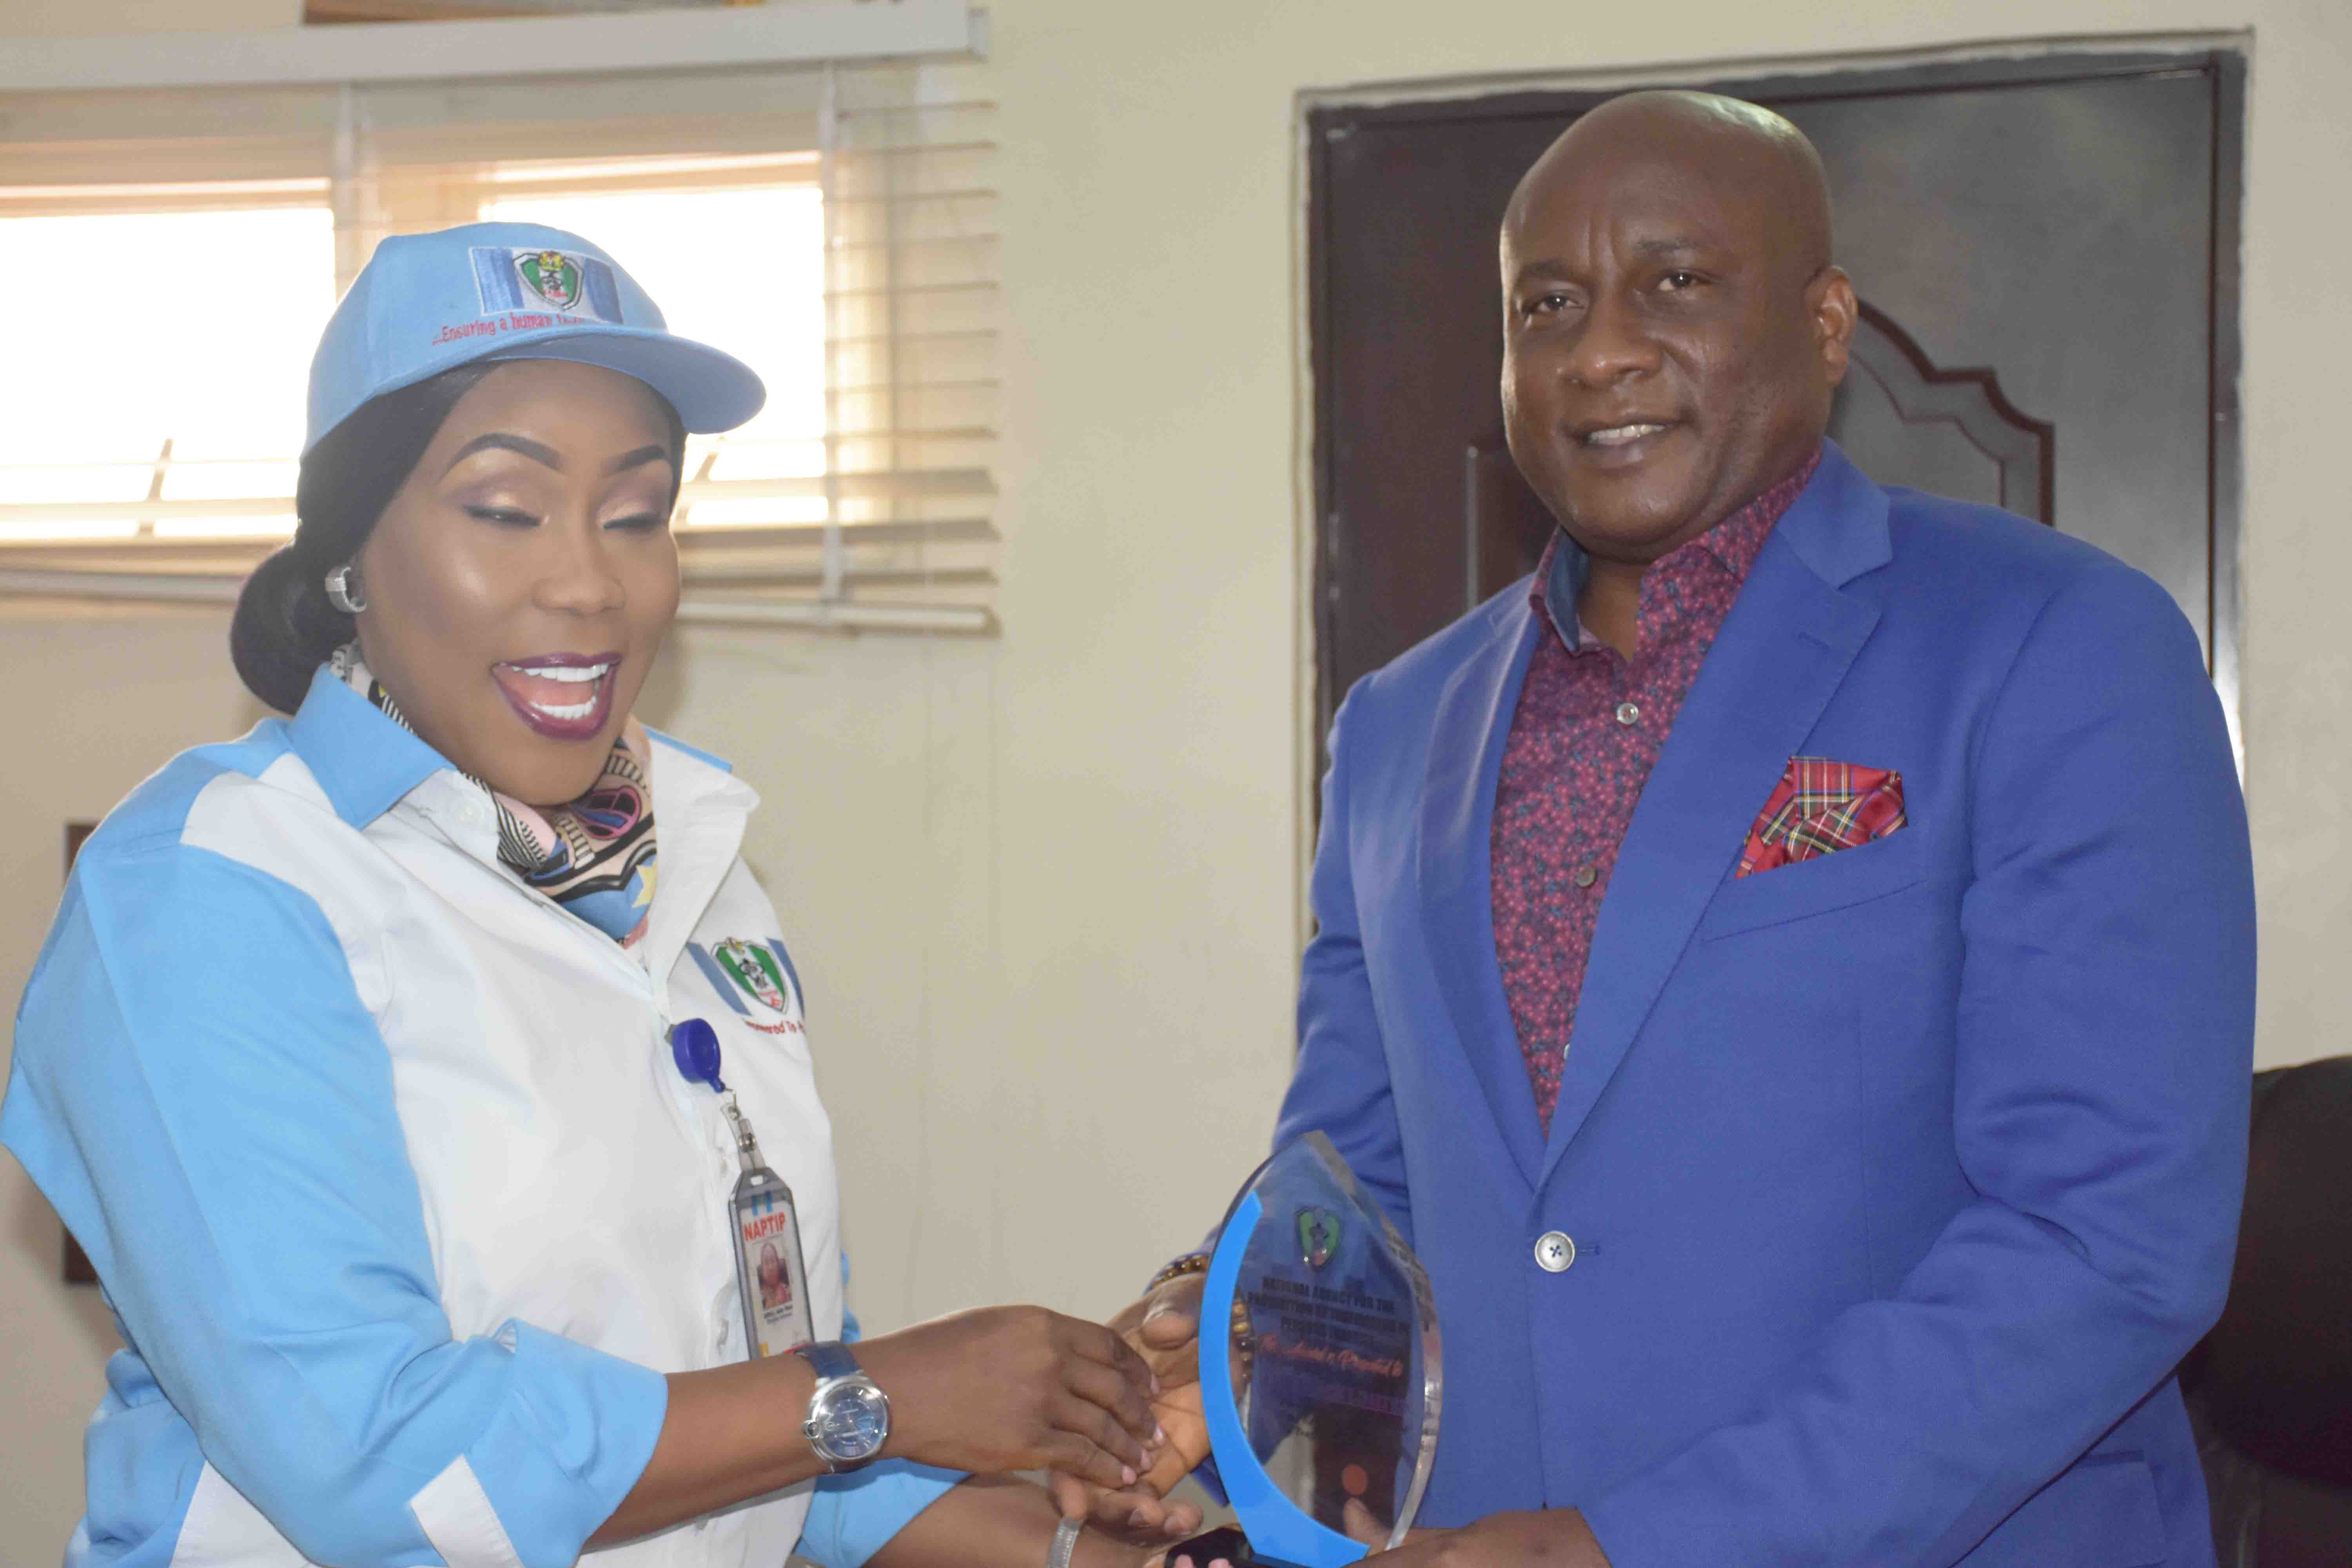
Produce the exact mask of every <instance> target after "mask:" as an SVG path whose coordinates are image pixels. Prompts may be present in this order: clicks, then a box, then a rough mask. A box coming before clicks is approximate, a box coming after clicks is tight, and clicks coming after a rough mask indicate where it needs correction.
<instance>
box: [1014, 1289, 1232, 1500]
mask: <svg viewBox="0 0 2352 1568" xmlns="http://www.w3.org/2000/svg"><path fill="white" fill-rule="evenodd" d="M1201 1283H1202V1280H1201V1276H1200V1275H1199V1274H1198V1273H1192V1274H1181V1275H1178V1276H1177V1277H1176V1278H1175V1279H1169V1280H1165V1281H1163V1282H1162V1283H1161V1284H1160V1286H1159V1287H1158V1288H1157V1289H1154V1290H1152V1291H1150V1293H1149V1294H1147V1295H1145V1296H1144V1297H1143V1298H1141V1299H1140V1300H1137V1301H1134V1302H1132V1303H1130V1304H1129V1306H1127V1307H1126V1308H1125V1309H1124V1310H1121V1311H1120V1312H1119V1313H1118V1315H1117V1316H1116V1317H1114V1318H1112V1319H1111V1320H1110V1321H1109V1322H1108V1324H1107V1325H1106V1327H1108V1328H1109V1329H1110V1330H1111V1331H1112V1332H1114V1333H1116V1334H1118V1336H1119V1337H1120V1338H1121V1339H1123V1340H1125V1341H1126V1342H1128V1344H1129V1345H1130V1346H1132V1347H1133V1348H1134V1350H1135V1352H1136V1353H1137V1354H1138V1355H1139V1356H1140V1357H1142V1359H1143V1361H1144V1363H1145V1364H1146V1365H1148V1366H1150V1369H1151V1371H1152V1373H1153V1375H1154V1376H1155V1377H1156V1378H1158V1380H1159V1388H1158V1391H1157V1392H1156V1393H1155V1394H1153V1396H1152V1400H1151V1411H1152V1415H1154V1416H1156V1417H1157V1418H1158V1420H1159V1424H1160V1430H1161V1432H1162V1433H1164V1434H1165V1436H1164V1438H1163V1440H1162V1442H1161V1445H1160V1447H1159V1449H1158V1451H1157V1452H1156V1453H1154V1454H1153V1455H1152V1457H1151V1458H1152V1462H1151V1464H1150V1468H1147V1469H1146V1470H1145V1471H1144V1472H1143V1474H1142V1475H1141V1476H1140V1477H1139V1478H1138V1479H1137V1481H1136V1484H1135V1485H1134V1486H1132V1487H1127V1488H1120V1489H1110V1488H1105V1487H1102V1486H1099V1485H1097V1484H1094V1483H1092V1482H1090V1481H1087V1480H1085V1479H1081V1478H1078V1477H1075V1476H1070V1475H1066V1474H1063V1473H1060V1472H1056V1473H1055V1475H1054V1476H1053V1477H1052V1478H1051V1483H1052V1486H1053V1491H1054V1500H1055V1503H1056V1504H1058V1505H1059V1506H1060V1508H1061V1510H1062V1512H1063V1513H1064V1514H1065V1515H1066V1516H1067V1517H1069V1518H1072V1519H1086V1520H1087V1521H1090V1522H1092V1523H1093V1524H1094V1525H1095V1527H1096V1528H1097V1529H1099V1530H1103V1531H1108V1532H1109V1533H1110V1534H1112V1535H1115V1536H1117V1537H1118V1538H1119V1539H1121V1540H1123V1541H1129V1542H1139V1543H1145V1544H1150V1543H1158V1542H1169V1541H1179V1540H1181V1539H1183V1538H1184V1537H1185V1536H1188V1535H1191V1534H1192V1533H1193V1532H1194V1531H1197V1530H1199V1529H1200V1528H1201V1510H1199V1509H1197V1508H1195V1507H1194V1506H1193V1505H1192V1504H1191V1503H1188V1502H1176V1503H1170V1502H1163V1501H1162V1499H1164V1498H1165V1497H1166V1496H1167V1495H1168V1493H1169V1491H1170V1489H1172V1488H1173V1487H1174V1486H1175V1485H1176V1483H1177V1482H1179V1481H1181V1480H1182V1479H1184V1478H1185V1477H1186V1476H1188V1475H1190V1474H1192V1471H1193V1470H1194V1469H1196V1468H1199V1466H1200V1464H1201V1461H1202V1460H1203V1459H1205V1458H1208V1457H1209V1427H1208V1423H1207V1422H1206V1421H1205V1420H1204V1419H1203V1418H1202V1415H1201V1363H1200V1356H1199V1352H1197V1351H1196V1350H1195V1349H1194V1348H1193V1342H1194V1340H1195V1338H1196V1337H1197V1336H1198V1334H1199V1332H1200V1321H1201Z"/></svg>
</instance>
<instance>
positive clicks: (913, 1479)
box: [794, 1250, 964, 1568]
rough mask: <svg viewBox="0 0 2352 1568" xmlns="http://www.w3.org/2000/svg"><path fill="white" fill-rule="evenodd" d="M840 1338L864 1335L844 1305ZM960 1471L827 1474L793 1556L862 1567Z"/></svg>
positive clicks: (898, 1464)
mask: <svg viewBox="0 0 2352 1568" xmlns="http://www.w3.org/2000/svg"><path fill="white" fill-rule="evenodd" d="M841 1290H842V1294H843V1295H844V1296H847V1295H848V1293H849V1254H848V1252H847V1251H846V1250H845V1251H844V1252H843V1253H842V1255H841ZM841 1337H842V1339H843V1341H844V1342H847V1343H851V1344H855V1343H856V1342H857V1341H858V1339H859V1338H860V1337H861V1333H860V1331H859V1329H858V1327H857V1315H856V1313H854V1312H851V1311H849V1310H846V1309H844V1310H843V1312H842V1315H841ZM962 1479H964V1478H963V1472H962V1471H961V1470H941V1469H936V1468H932V1467H931V1466H929V1465H919V1464H916V1463H915V1462H914V1461H913V1460H911V1459H884V1460H882V1461H881V1462H879V1463H878V1464H873V1465H868V1466H867V1467H866V1468H864V1469H862V1470H856V1471H853V1472H852V1473H850V1474H848V1475H845V1476H826V1477H824V1478H823V1479H820V1480H819V1481H818V1482H817V1484H816V1495H815V1496H814V1497H813V1498H811V1499H810V1500H809V1511H808V1519H807V1521H806V1522H804V1523H803V1525H802V1526H801V1543H800V1545H799V1547H798V1548H797V1549H796V1550H795V1552H794V1555H796V1556H799V1557H803V1558H805V1559H807V1560H808V1561H809V1562H811V1563H816V1564H817V1568H864V1564H865V1563H866V1559H867V1558H869V1557H871V1556H873V1555H874V1554H875V1553H876V1552H879V1551H881V1550H882V1548H883V1547H884V1546H885V1545H887V1543H888V1542H889V1540H890V1538H891V1537H892V1536H894V1535H897V1534H898V1532H899V1531H902V1530H904V1529H906V1528H907V1525H908V1521H911V1520H913V1518H914V1517H915V1516H916V1515H917V1514H919V1513H920V1512H922V1511H923V1510H925V1509H927V1508H929V1507H930V1506H931V1504H933V1503H935V1502H937V1501H939V1500H940V1499H941V1498H943V1497H945V1496H946V1495H947V1494H948V1493H949V1492H950V1491H951V1490H953V1489H954V1488H955V1485H956V1483H957V1482H959V1481H961V1480H962Z"/></svg>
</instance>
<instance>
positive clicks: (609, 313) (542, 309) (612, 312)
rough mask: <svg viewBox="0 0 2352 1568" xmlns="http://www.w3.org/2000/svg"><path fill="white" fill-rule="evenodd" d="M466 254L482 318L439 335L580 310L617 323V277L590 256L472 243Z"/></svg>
mask: <svg viewBox="0 0 2352 1568" xmlns="http://www.w3.org/2000/svg"><path fill="white" fill-rule="evenodd" d="M467 254H468V257H469V258H470V259H471V260H472V262H473V268H474V291H475V293H476V294H477V295H478V296H479V298H480V300H481V303H482V321H483V323H484V324H480V325H477V324H475V323H471V322H465V323H456V324H453V325H451V326H448V327H445V328H444V329H443V331H442V337H443V338H444V339H446V338H451V337H468V336H472V335H475V334H476V333H478V332H482V331H491V332H521V331H531V330H533V329H537V328H545V327H562V326H570V325H573V324H574V323H575V321H576V320H577V319H578V318H580V317H583V316H584V317H586V318H588V319H590V320H592V321H610V322H613V323H614V324H615V325H619V324H622V323H621V288H620V280H619V279H618V278H617V277H616V276H615V275H614V271H613V268H611V267H610V266H609V265H608V264H606V263H604V262H602V261H599V260H597V259H596V258H594V257H593V256H589V255H585V254H583V252H580V251H576V250H551V249H549V248H547V247H544V246H537V245H526V246H509V245H477V246H474V247H471V248H470V249H469V251H468V253H467Z"/></svg>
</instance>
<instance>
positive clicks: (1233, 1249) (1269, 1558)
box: [1200, 1193, 1367, 1568]
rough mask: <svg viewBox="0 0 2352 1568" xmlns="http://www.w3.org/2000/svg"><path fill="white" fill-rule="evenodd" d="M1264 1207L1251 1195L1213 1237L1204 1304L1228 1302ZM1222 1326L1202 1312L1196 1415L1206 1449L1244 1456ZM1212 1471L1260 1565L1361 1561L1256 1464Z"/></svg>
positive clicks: (1244, 1437)
mask: <svg viewBox="0 0 2352 1568" xmlns="http://www.w3.org/2000/svg"><path fill="white" fill-rule="evenodd" d="M1264 1213H1265V1205H1264V1204H1262V1203H1260V1202H1259V1201H1258V1195H1257V1194H1255V1193H1250V1194H1247V1195H1246V1196H1244V1198H1243V1199H1242V1200H1241V1202H1239V1203H1238V1204H1235V1205H1234V1212H1233V1213H1232V1214H1231V1215H1227V1216H1226V1218H1225V1228H1224V1231H1223V1234H1222V1235H1220V1236H1219V1237H1217V1248H1216V1250H1215V1251H1214V1252H1213V1253H1212V1254H1210V1256H1209V1277H1208V1279H1206V1280H1204V1281H1203V1282H1202V1288H1201V1289H1202V1301H1203V1302H1204V1303H1205V1302H1209V1301H1227V1302H1230V1301H1231V1300H1233V1299H1234V1296H1235V1295H1236V1294H1237V1293H1238V1289H1239V1287H1240V1283H1241V1274H1242V1258H1243V1257H1244V1254H1246V1253H1247V1252H1248V1251H1249V1244H1250V1237H1252V1236H1253V1235H1255V1233H1256V1230H1257V1222H1258V1218H1259V1216H1260V1215H1263V1214H1264ZM1221 1327H1223V1325H1221V1324H1215V1323H1213V1322H1212V1321H1211V1315H1210V1314H1208V1313H1206V1312H1204V1313H1203V1314H1202V1321H1201V1335H1200V1345H1201V1410H1202V1415H1205V1416H1206V1417H1207V1418H1208V1423H1209V1446H1210V1447H1211V1449H1212V1451H1213V1452H1215V1453H1217V1454H1220V1455H1224V1454H1231V1455H1235V1456H1239V1457H1243V1458H1251V1457H1252V1456H1253V1455H1254V1450H1253V1449H1252V1448H1251V1447H1250V1440H1249V1434H1248V1433H1246V1432H1244V1431H1243V1430H1242V1415H1241V1408H1240V1406H1239V1405H1236V1404H1235V1403H1234V1380H1233V1372H1232V1363H1231V1361H1230V1359H1229V1357H1228V1346H1229V1345H1230V1343H1231V1341H1232V1334H1231V1331H1226V1332H1222V1333H1221V1332H1217V1331H1216V1330H1217V1329H1218V1328H1221ZM1217 1471H1218V1474H1219V1476H1220V1478H1221V1479H1223V1481H1224V1483H1225V1496H1226V1499H1227V1500H1229V1501H1230V1502H1231V1503H1232V1504H1233V1509H1234V1516H1235V1517H1236V1518H1238V1519H1239V1520H1240V1521H1241V1522H1242V1529H1243V1531H1244V1532H1245V1533H1246V1534H1247V1535H1248V1536H1249V1538H1250V1552H1251V1553H1252V1554H1253V1555H1254V1556H1255V1557H1256V1558H1257V1559H1258V1560H1259V1561H1260V1562H1261V1563H1285V1564H1289V1565H1290V1568H1342V1565H1343V1564H1346V1563H1360V1562H1361V1561H1363V1559H1364V1557H1365V1556H1366V1555H1367V1553H1366V1552H1365V1549H1364V1548H1363V1547H1362V1546H1360V1545H1359V1544H1358V1543H1357V1542H1353V1541H1350V1540H1349V1539H1348V1538H1347V1537H1346V1536H1344V1535H1342V1534H1340V1533H1339V1531H1336V1530H1333V1529H1332V1528H1331V1527H1330V1526H1328V1525H1327V1524H1325V1523H1323V1522H1322V1521H1320V1520H1318V1519H1316V1518H1315V1517H1314V1516H1313V1515H1311V1514H1309V1513H1307V1511H1306V1510H1304V1509H1301V1508H1300V1507H1299V1506H1298V1505H1297V1503H1295V1502H1293V1501H1291V1500H1289V1499H1288V1498H1286V1497H1285V1496H1284V1495H1283V1494H1282V1493H1281V1491H1280V1490H1278V1489H1276V1487H1275V1484H1274V1482H1273V1481H1272V1480H1271V1479H1268V1477H1267V1476H1266V1473H1265V1467H1264V1466H1263V1465H1260V1464H1257V1463H1255V1462H1250V1463H1244V1464H1234V1463H1232V1462H1230V1461H1227V1460H1223V1459H1220V1460H1219V1462H1218V1465H1217Z"/></svg>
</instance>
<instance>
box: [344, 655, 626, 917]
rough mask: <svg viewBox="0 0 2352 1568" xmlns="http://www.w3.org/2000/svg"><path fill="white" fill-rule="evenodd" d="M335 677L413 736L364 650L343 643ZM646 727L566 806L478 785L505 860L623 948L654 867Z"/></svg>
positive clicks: (622, 740) (619, 745)
mask: <svg viewBox="0 0 2352 1568" xmlns="http://www.w3.org/2000/svg"><path fill="white" fill-rule="evenodd" d="M328 662H329V666H330V668H332V669H333V670H334V672H335V674H336V676H337V677H338V678H340V679H341V680H342V681H343V683H344V684H345V685H347V686H349V687H350V688H351V689H352V690H354V691H356V692H358V693H359V694H360V695H361V696H362V697H364V698H366V699H367V700H369V701H370V702H373V704H375V706H376V708H377V709H378V710H380V711H382V713H383V716H384V717H385V718H387V719H389V720H391V721H393V722H394V723H395V724H397V725H399V726H400V727H401V728H402V729H404V730H406V731H409V732H410V733H411V734H415V726H414V725H412V724H410V723H409V721H408V719H407V717H406V716H405V715H404V714H403V713H402V712H401V710H400V704H398V703H397V702H394V700H392V693H391V692H389V691H386V690H385V689H383V684H382V683H381V682H380V681H378V680H377V679H375V677H374V676H373V675H371V674H369V673H368V667H367V665H366V664H365V663H364V662H363V661H362V659H361V658H360V650H359V645H358V644H356V643H350V644H346V645H345V646H343V647H340V648H337V649H336V650H335V653H334V656H333V658H331V659H330V660H329V661H328ZM649 754H650V753H649V752H648V750H647V747H646V731H645V728H644V726H642V725H640V724H639V723H638V722H637V721H635V719H631V720H629V721H627V722H626V723H625V724H623V725H622V726H621V733H620V737H619V738H618V739H617V740H615V741H614V742H613V753H612V755H610V756H609V757H606V758H605V759H604V772H603V773H601V774H599V775H598V776H597V779H596V782H595V783H594V784H591V785H590V786H589V788H588V793H587V794H585V795H582V796H581V797H580V798H579V799H578V800H575V801H573V802H572V803H571V804H570V805H558V806H550V807H548V808H547V809H545V810H541V809H540V808H539V807H537V806H531V805H524V804H523V803H522V802H521V801H519V800H517V799H515V798H514V797H513V796H512V795H500V794H499V792H498V791H496V790H494V789H491V788H490V786H489V785H488V784H482V781H481V780H480V779H477V778H474V775H473V774H471V773H467V775H466V776H467V778H469V779H473V782H474V783H475V784H480V785H481V787H482V789H483V790H484V792H485V793H487V794H488V795H489V797H490V799H491V800H492V801H493V802H495V803H496V804H497V805H498V808H499V864H500V865H502V866H504V867H505V868H507V869H508V870H509V871H512V872H513V873H514V874H515V875H516V876H517V877H519V878H520V879H522V881H523V883H524V885H525V886H528V887H531V888H536V889H539V890H540V891H541V892H542V893H544V894H546V895H547V896H548V897H549V898H551V899H553V900H555V901H556V902H557V903H559V904H561V905H562V906H563V907H564V908H565V909H567V910H571V911H572V913H573V914H575V915H578V916H579V917H580V918H581V919H582V920H583V921H587V922H588V923H589V924H590V925H592V926H594V927H595V928H596V929H597V930H598V931H603V932H604V934H605V935H606V936H609V937H611V938H612V939H613V940H614V942H619V943H620V944H621V945H622V946H623V947H625V948H626V947H635V945H636V944H637V942H638V941H639V940H640V939H642V938H643V937H644V936H645V934H646V917H647V915H648V914H649V912H650V911H651V910H652V908H653V901H654V885H655V879H656V864H655V859H656V857H655V847H654V797H653V781H652V779H651V777H650V776H649V775H648V773H647V772H646V757H647V756H648V755H649Z"/></svg>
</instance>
